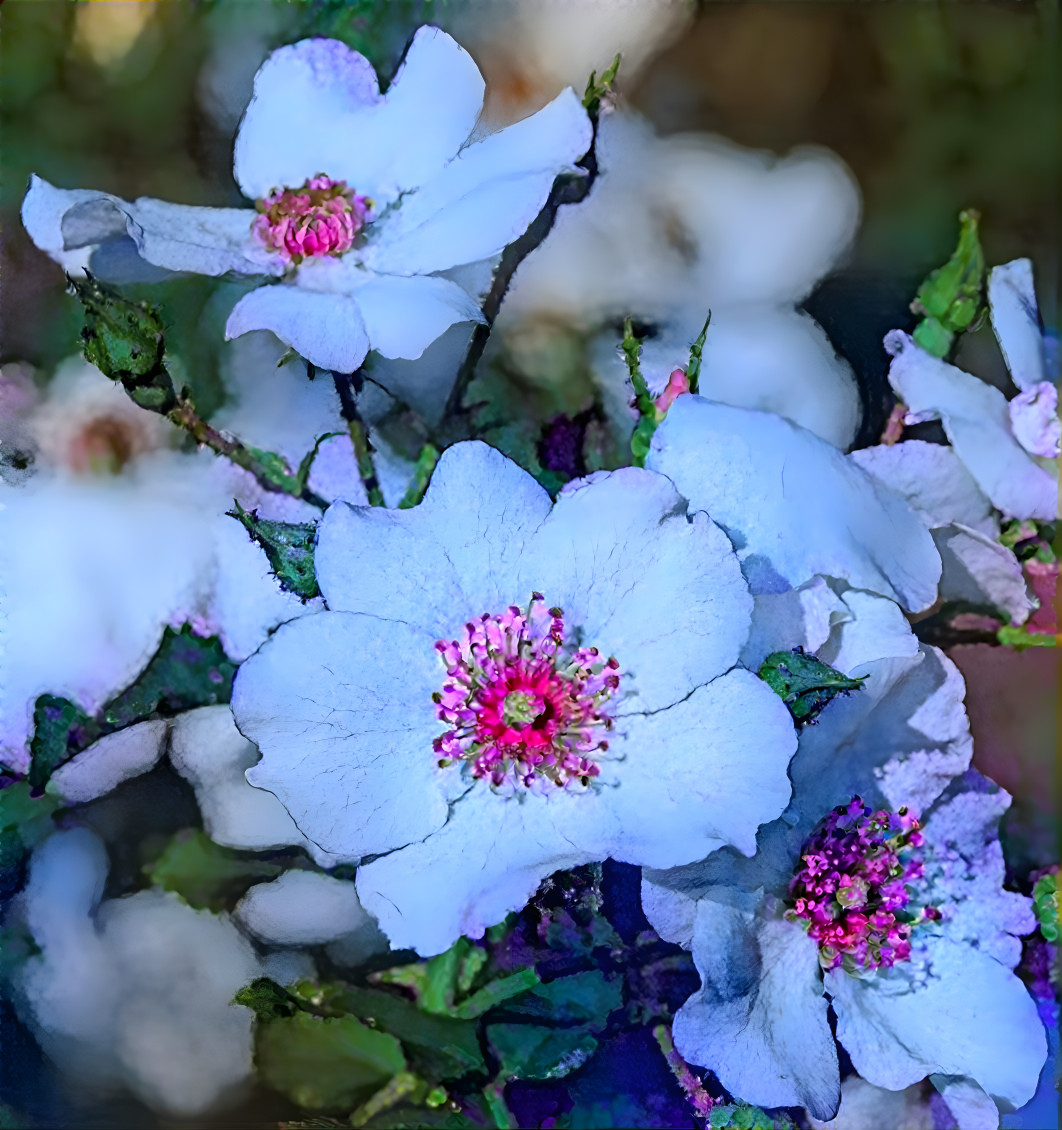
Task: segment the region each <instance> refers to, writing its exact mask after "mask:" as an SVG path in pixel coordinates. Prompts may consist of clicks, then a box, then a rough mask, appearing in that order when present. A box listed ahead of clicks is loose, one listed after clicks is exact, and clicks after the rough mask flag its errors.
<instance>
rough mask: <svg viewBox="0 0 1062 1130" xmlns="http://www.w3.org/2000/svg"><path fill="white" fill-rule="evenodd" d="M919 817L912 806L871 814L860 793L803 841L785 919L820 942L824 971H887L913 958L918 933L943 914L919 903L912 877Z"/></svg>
mask: <svg viewBox="0 0 1062 1130" xmlns="http://www.w3.org/2000/svg"><path fill="white" fill-rule="evenodd" d="M919 827H920V825H919V823H918V818H917V817H916V816H915V815H914V814H913V813H910V812H908V810H907V809H906V808H901V809H899V811H898V812H896V813H891V812H886V811H884V810H882V811H878V812H871V810H870V809H869V808H868V807H867V806H866V805H865V804H863V801H862V800H861V799H860V798H859V797H855V798H854V799H853V800H852V802H851V803H850V804H847V805H842V806H841V807H839V808H835V809H834V810H833V811H832V812H831V813H830V814H829V816H827V817H826V819H825V820H823V821H822V822H821V823H820V824H819V826H818V827H817V828H816V829H815V831H814V832H812V834H811V835H810V836H809V837H808V839H807V840H806V841H805V843H804V850H803V853H802V855H801V861H800V866H799V867H798V868H797V871H796V874H795V875H794V876H793V878H792V880H791V881H790V883H789V898H788V900H787V901H788V902H789V907H790V909H789V910H787V911H786V917H787V918H788V919H789V920H790V921H791V922H802V923H805V924H806V926H807V931H808V934H809V935H810V936H811V937H812V938H814V939H815V941H816V942H818V945H819V961H820V963H821V964H822V966H823V968H824V969H835V968H837V966H839V965H843V966H844V967H845V968H846V969H847V970H848V971H849V972H854V971H855V970H857V969H859V970H868V969H878V968H881V967H886V968H888V967H889V966H892V965H895V964H896V963H897V962H900V961H906V960H907V959H908V958H909V957H910V956H911V942H910V938H911V931H912V929H913V928H914V927H915V926H917V925H919V924H920V923H921V922H924V921H931V920H934V919H937V918H939V917H940V911H938V910H937V909H936V908H935V907H931V906H928V907H922V908H914V907H912V906H911V905H910V903H911V899H912V891H911V889H910V888H909V887H908V886H907V884H908V882H912V881H914V880H917V879H920V878H921V877H922V875H923V870H924V868H923V864H922V861H921V859H920V858H918V857H917V853H916V852H915V851H913V850H912V849H916V848H918V847H920V846H921V844H922V833H921V832H919V830H918V829H919Z"/></svg>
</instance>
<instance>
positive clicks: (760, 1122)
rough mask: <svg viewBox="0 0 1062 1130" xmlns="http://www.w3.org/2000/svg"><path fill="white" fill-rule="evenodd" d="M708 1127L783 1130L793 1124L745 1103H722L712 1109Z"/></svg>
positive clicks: (731, 1129) (739, 1129)
mask: <svg viewBox="0 0 1062 1130" xmlns="http://www.w3.org/2000/svg"><path fill="white" fill-rule="evenodd" d="M708 1125H709V1126H712V1127H719V1128H725V1130H785V1128H787V1127H791V1126H792V1125H793V1123H792V1122H791V1121H790V1120H789V1119H788V1118H786V1117H785V1116H784V1115H782V1116H780V1117H779V1118H777V1119H774V1118H771V1116H770V1115H768V1114H766V1113H765V1112H764V1111H762V1110H760V1108H759V1107H758V1106H749V1105H748V1104H747V1103H722V1104H720V1105H719V1106H716V1107H713V1109H712V1113H711V1114H710V1115H709V1116H708Z"/></svg>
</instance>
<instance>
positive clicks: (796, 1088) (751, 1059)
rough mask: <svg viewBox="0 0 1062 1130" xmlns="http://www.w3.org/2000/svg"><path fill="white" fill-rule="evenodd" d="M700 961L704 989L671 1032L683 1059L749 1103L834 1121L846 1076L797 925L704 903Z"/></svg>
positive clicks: (812, 958) (813, 959) (814, 957)
mask: <svg viewBox="0 0 1062 1130" xmlns="http://www.w3.org/2000/svg"><path fill="white" fill-rule="evenodd" d="M693 959H694V961H695V962H696V965H697V972H698V973H699V974H700V977H701V982H702V987H701V989H700V990H699V991H698V992H697V993H695V994H694V995H693V996H692V997H691V998H690V999H689V1000H688V1001H687V1002H686V1003H685V1004H684V1005H683V1006H682V1008H680V1009H679V1011H678V1013H677V1015H676V1016H675V1022H674V1028H673V1033H674V1039H675V1047H676V1048H677V1049H678V1051H679V1052H680V1054H681V1055H682V1057H683V1059H685V1060H686V1061H687V1062H688V1063H691V1064H695V1065H697V1066H699V1067H707V1068H709V1069H711V1070H712V1071H714V1072H715V1074H716V1075H717V1076H718V1078H719V1081H720V1082H721V1083H722V1084H723V1086H724V1087H726V1089H727V1090H728V1091H730V1092H731V1093H732V1094H734V1095H740V1096H741V1098H742V1099H744V1100H745V1101H746V1102H751V1103H756V1104H757V1105H759V1106H803V1107H807V1109H808V1110H809V1111H811V1112H812V1113H813V1114H815V1115H816V1116H817V1117H819V1118H830V1117H832V1115H833V1114H834V1112H835V1111H836V1110H837V1104H838V1103H839V1101H840V1075H839V1070H838V1066H837V1055H836V1052H835V1051H834V1045H833V1036H832V1035H831V1033H830V1026H829V1024H828V1023H827V1019H826V1000H825V998H824V997H823V995H822V973H821V971H820V968H819V960H818V952H817V949H816V946H815V943H814V941H812V940H811V939H810V938H809V937H808V936H807V934H805V933H804V931H803V930H801V929H800V927H799V926H795V925H793V924H792V923H789V922H784V921H769V922H765V921H763V920H761V919H759V918H756V917H754V916H752V915H750V914H746V913H744V912H742V911H740V910H738V909H736V908H735V907H732V906H725V905H723V904H721V903H716V902H712V901H710V900H707V899H706V900H704V901H702V902H701V903H700V905H699V906H698V908H697V923H696V934H695V940H694V945H693Z"/></svg>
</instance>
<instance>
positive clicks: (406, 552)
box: [316, 442, 551, 690]
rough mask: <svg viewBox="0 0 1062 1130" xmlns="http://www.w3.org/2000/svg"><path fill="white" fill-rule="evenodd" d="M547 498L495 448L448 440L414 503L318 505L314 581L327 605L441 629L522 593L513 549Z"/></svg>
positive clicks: (447, 631) (535, 523)
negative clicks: (401, 506)
mask: <svg viewBox="0 0 1062 1130" xmlns="http://www.w3.org/2000/svg"><path fill="white" fill-rule="evenodd" d="M550 506H551V503H550V499H549V495H548V494H547V493H546V492H545V491H544V490H543V489H542V487H540V486H539V485H538V483H536V482H535V480H534V479H533V478H532V477H531V476H530V475H529V474H528V473H527V472H526V471H524V470H522V469H521V468H519V467H517V465H516V464H515V463H513V462H512V461H511V460H509V459H506V458H505V456H504V455H502V454H501V453H500V452H498V451H495V450H494V448H492V447H488V446H487V445H486V444H485V443H479V442H468V443H459V444H455V445H454V446H453V447H451V448H448V449H447V450H446V451H444V452H443V455H442V458H441V459H440V460H439V463H438V465H437V466H436V468H435V473H434V474H433V475H432V479H431V484H430V486H429V487H428V492H427V494H426V495H425V497H424V501H423V502H422V503H421V504H420V505H419V506H416V507H414V508H413V509H411V510H383V509H381V508H379V507H351V506H347V505H346V504H344V503H337V504H336V505H334V506H332V507H330V508H329V509H328V510H327V511H326V513H325V516H324V519H323V520H322V522H321V525H320V528H319V532H318V536H317V554H316V565H317V583H318V584H319V585H320V586H321V591H322V592H323V593H324V596H325V600H326V601H327V602H328V606H329V608H332V609H333V610H335V609H338V610H342V611H346V612H365V613H368V614H369V615H386V616H388V617H391V618H393V619H396V620H405V621H407V622H408V623H410V624H416V625H418V626H420V627H422V628H423V629H424V631H425V632H426V633H432V636H431V638H432V639H435V638H442V637H445V638H450V637H451V636H452V635H453V633H454V632H457V631H460V629H461V627H462V625H463V624H465V623H466V622H467V621H468V620H469V619H470V618H471V617H473V616H479V615H481V614H482V613H484V612H500V611H502V610H503V609H505V608H507V607H508V606H509V605H510V604H513V603H518V604H523V603H524V602H526V601H527V599H528V598H529V597H530V596H531V591H530V590H529V591H526V592H525V591H524V589H523V587H521V584H520V582H519V580H518V567H519V562H520V557H521V555H522V554H523V553H524V552H525V547H526V544H527V541H528V539H529V538H530V536H531V535H532V534H533V532H534V531H535V530H536V529H537V528H538V527H539V526H540V525H541V523H542V521H543V519H544V518H545V517H546V515H547V514H548V513H549V511H550ZM396 562H401V567H400V568H396V567H395V563H396ZM525 587H526V586H525ZM430 650H431V649H430V644H429V651H430ZM431 657H432V659H433V660H435V659H437V657H436V655H435V653H434V652H431ZM441 671H442V668H441V666H440V667H439V672H440V673H441ZM432 689H433V690H435V689H438V688H436V687H433V688H432Z"/></svg>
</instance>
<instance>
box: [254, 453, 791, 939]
mask: <svg viewBox="0 0 1062 1130" xmlns="http://www.w3.org/2000/svg"><path fill="white" fill-rule="evenodd" d="M396 561H401V563H402V565H401V568H400V569H398V570H396V568H395V562H396ZM316 565H317V574H318V583H319V584H320V586H321V590H322V592H323V593H324V595H325V599H326V601H327V604H328V608H329V611H327V612H324V613H321V614H319V615H314V616H310V617H306V618H303V619H302V620H299V621H296V622H294V623H291V624H288V625H285V626H283V627H281V628H280V629H279V630H278V632H277V633H275V634H274V635H273V637H272V638H271V639H270V641H269V642H268V643H267V644H266V645H265V646H264V647H263V648H262V649H261V650H260V651H259V652H258V653H257V654H256V655H255V656H252V657H251V659H250V660H248V661H247V662H246V663H245V664H244V665H243V667H242V668H241V670H240V672H239V674H238V676H237V681H236V685H235V687H234V692H233V712H234V714H235V716H236V720H237V723H238V725H239V727H240V729H241V731H242V732H243V733H244V734H246V735H247V736H248V737H250V738H251V739H252V740H253V741H255V742H256V744H257V745H258V747H259V749H260V750H261V753H262V760H261V761H260V762H259V763H258V764H257V765H256V766H255V767H254V768H253V769H250V770H249V771H248V779H249V780H250V781H251V782H252V784H255V785H258V786H259V787H262V788H266V789H268V790H269V791H270V792H272V793H275V794H276V795H277V796H278V797H279V798H280V799H281V801H282V802H283V803H284V805H285V807H286V808H287V809H288V811H289V812H290V813H291V815H292V817H293V818H294V820H295V822H296V824H297V825H298V826H299V828H300V829H301V830H302V832H303V833H304V834H305V835H307V836H308V837H310V838H311V839H313V840H314V841H315V842H316V843H317V845H318V846H319V847H320V848H321V849H323V850H326V851H330V852H333V853H334V855H335V858H336V861H337V862H339V861H340V860H357V859H360V858H362V857H365V856H370V855H371V856H374V857H375V858H373V859H372V860H371V861H370V862H368V863H365V864H363V865H362V866H361V867H360V868H359V870H358V874H357V888H358V893H359V895H360V897H361V900H362V902H363V904H364V905H365V907H366V908H367V909H368V910H369V911H370V913H372V914H373V915H375V916H376V917H377V918H378V919H379V921H380V924H381V927H382V929H383V930H384V932H385V933H386V934H387V936H388V937H389V939H390V940H391V943H392V944H393V945H394V946H396V947H402V946H412V947H413V948H415V949H417V950H418V952H420V953H422V954H425V955H428V954H434V953H439V952H441V951H443V950H445V949H446V948H447V947H448V946H450V945H451V944H452V943H453V942H454V941H455V939H456V938H457V937H458V936H459V935H461V934H466V935H469V936H473V937H478V936H481V935H482V933H483V931H484V930H485V929H486V928H487V927H488V926H490V925H492V924H494V923H495V922H498V921H500V920H501V919H502V918H504V916H505V914H506V913H507V912H508V911H510V910H514V909H518V908H520V907H522V906H523V905H524V904H525V903H526V901H527V899H528V898H529V897H530V896H531V895H532V894H533V892H534V891H535V889H536V888H537V886H538V884H539V882H540V881H541V879H542V878H543V877H544V876H546V875H548V874H550V873H552V872H553V871H556V870H559V869H563V868H566V867H572V866H575V865H577V864H580V863H584V862H588V861H591V860H597V859H603V858H605V857H608V856H612V857H614V858H617V859H621V860H626V861H629V862H633V863H645V864H648V863H654V862H655V863H656V865H658V866H660V865H663V861H665V860H674V861H678V860H679V859H684V860H687V861H688V860H690V859H692V858H699V857H700V856H703V855H704V854H706V853H707V852H710V851H712V850H713V849H714V848H716V847H718V846H721V845H722V844H725V843H732V844H735V845H736V846H737V847H738V848H739V850H742V851H749V850H752V846H753V843H754V837H755V829H756V827H757V826H758V825H759V824H760V823H762V822H763V821H764V820H766V819H770V818H771V817H772V815H773V814H776V813H777V812H778V811H779V810H780V808H781V807H782V806H784V804H785V803H786V798H787V797H788V793H789V784H788V778H787V776H786V765H787V763H788V760H789V756H790V753H791V751H792V749H793V748H794V745H795V739H794V736H793V730H792V724H791V721H790V719H789V716H788V712H787V711H786V710H785V709H784V707H782V706H781V702H780V700H778V699H777V697H776V696H774V695H772V694H771V692H769V691H767V688H766V687H765V686H764V684H763V683H762V682H760V680H758V679H756V678H755V677H754V676H753V675H752V674H751V673H749V672H748V671H744V670H741V669H740V668H739V667H736V666H735V664H736V661H737V658H738V654H739V652H740V649H741V646H742V644H743V642H744V640H745V637H746V635H747V632H748V624H749V620H748V617H749V612H750V608H751V600H750V598H749V596H748V590H747V588H746V585H745V582H744V580H743V579H742V577H741V573H740V568H739V566H738V562H737V558H736V557H735V556H734V554H733V551H732V550H731V548H730V544H729V542H728V541H727V540H726V538H725V537H724V535H723V534H722V533H721V532H720V530H719V529H718V527H716V526H715V525H713V524H712V522H711V521H710V520H708V518H707V517H706V516H705V515H704V514H697V515H693V516H692V517H688V516H687V514H686V508H685V503H684V501H683V500H682V499H681V498H680V497H679V495H678V494H677V493H676V492H675V490H674V488H673V487H672V485H671V484H670V483H669V482H668V481H667V480H666V479H664V478H663V477H662V476H660V475H656V474H653V473H652V472H649V471H642V470H638V469H631V468H629V469H626V470H621V471H616V472H613V473H611V474H599V475H594V476H591V477H590V478H589V479H587V480H582V481H577V482H575V483H572V484H571V485H570V486H569V487H567V488H565V490H564V491H562V493H561V495H560V497H559V499H558V500H557V502H556V504H553V503H551V501H550V498H549V496H548V495H547V494H546V492H545V491H544V490H543V489H542V488H541V487H540V486H539V485H538V484H537V483H536V482H535V481H534V479H532V478H531V476H529V475H528V474H527V473H526V472H524V471H522V470H520V469H519V468H518V467H517V466H516V465H515V464H513V463H511V462H510V461H509V460H507V459H505V458H504V457H503V456H501V455H500V454H499V453H498V452H496V451H494V450H493V449H491V448H489V447H487V446H486V445H484V444H482V443H463V444H458V445H457V446H455V447H452V448H450V449H449V450H448V451H447V452H446V453H444V455H443V457H442V459H441V460H440V462H439V465H438V467H437V468H436V470H435V473H434V476H433V477H432V481H431V485H430V487H429V489H428V492H427V495H426V497H425V500H424V502H423V503H421V504H420V505H419V506H418V507H415V508H413V509H411V510H400V511H386V510H378V509H374V508H371V507H350V506H348V505H346V504H342V503H339V504H336V505H334V506H333V507H332V508H331V509H330V510H329V511H328V512H327V513H326V515H325V518H324V520H323V522H322V525H321V530H320V535H319V541H318V547H317V553H316Z"/></svg>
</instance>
